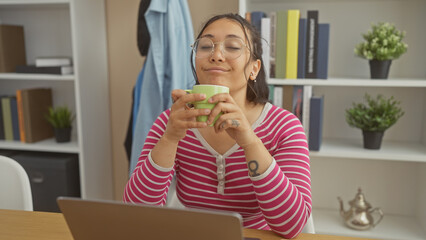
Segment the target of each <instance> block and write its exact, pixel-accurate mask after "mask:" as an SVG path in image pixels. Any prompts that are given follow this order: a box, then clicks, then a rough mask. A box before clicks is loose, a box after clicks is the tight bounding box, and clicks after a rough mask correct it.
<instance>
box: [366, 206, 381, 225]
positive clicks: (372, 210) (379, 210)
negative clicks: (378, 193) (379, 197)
mask: <svg viewBox="0 0 426 240" xmlns="http://www.w3.org/2000/svg"><path fill="white" fill-rule="evenodd" d="M376 211H377V212H378V213H379V215H380V218H379V219H378V220H377V221H376V222H375V223H373V224H372V226H373V227H375V226H376V225H377V224H379V222H380V221H382V219H383V211H382V209H380V208H374V209H371V210H370V211H369V212H370V213H373V212H376Z"/></svg>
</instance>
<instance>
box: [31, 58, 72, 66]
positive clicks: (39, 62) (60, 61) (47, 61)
mask: <svg viewBox="0 0 426 240" xmlns="http://www.w3.org/2000/svg"><path fill="white" fill-rule="evenodd" d="M71 65H72V60H71V58H70V57H38V58H36V60H35V66H36V67H58V66H71Z"/></svg>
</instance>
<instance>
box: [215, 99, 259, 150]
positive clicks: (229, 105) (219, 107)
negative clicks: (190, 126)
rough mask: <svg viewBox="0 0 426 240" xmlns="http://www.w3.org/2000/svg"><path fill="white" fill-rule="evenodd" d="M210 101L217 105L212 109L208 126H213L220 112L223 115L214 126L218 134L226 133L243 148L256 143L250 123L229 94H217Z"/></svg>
mask: <svg viewBox="0 0 426 240" xmlns="http://www.w3.org/2000/svg"><path fill="white" fill-rule="evenodd" d="M208 101H209V103H217V104H216V106H215V107H214V108H213V109H212V111H211V113H210V115H209V118H208V119H207V124H211V123H212V122H213V120H214V119H215V118H216V116H217V115H218V114H219V113H220V112H222V113H223V114H222V115H221V116H220V117H219V118H218V119H217V121H216V123H215V124H214V126H213V127H214V129H215V132H216V133H220V132H223V131H226V132H227V133H228V135H229V136H230V137H232V138H233V139H234V140H235V141H236V142H237V144H238V145H239V146H240V147H242V148H244V147H245V146H248V145H250V144H251V143H253V142H255V141H256V139H257V136H256V134H255V133H254V132H253V130H252V129H251V125H250V122H249V121H248V120H247V118H246V116H245V114H244V112H243V111H242V110H241V108H240V107H239V106H238V105H237V104H236V103H235V101H234V99H233V98H232V97H231V95H229V93H220V94H216V95H214V96H213V97H211V98H210V99H209V100H208Z"/></svg>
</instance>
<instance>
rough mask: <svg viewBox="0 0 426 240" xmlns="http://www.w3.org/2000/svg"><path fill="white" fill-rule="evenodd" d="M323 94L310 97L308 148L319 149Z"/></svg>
mask: <svg viewBox="0 0 426 240" xmlns="http://www.w3.org/2000/svg"><path fill="white" fill-rule="evenodd" d="M323 115H324V96H313V97H312V98H311V106H310V119H309V138H308V139H309V141H308V143H309V150H312V151H319V150H320V148H321V143H322V127H323Z"/></svg>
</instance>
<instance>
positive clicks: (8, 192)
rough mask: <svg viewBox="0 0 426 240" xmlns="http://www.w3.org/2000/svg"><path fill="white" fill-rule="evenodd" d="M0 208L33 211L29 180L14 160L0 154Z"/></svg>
mask: <svg viewBox="0 0 426 240" xmlns="http://www.w3.org/2000/svg"><path fill="white" fill-rule="evenodd" d="M0 209H15V210H26V211H33V200H32V194H31V186H30V180H29V178H28V175H27V173H26V172H25V170H24V168H23V167H22V166H21V165H20V164H19V163H18V162H16V161H15V160H13V159H11V158H9V157H5V156H0Z"/></svg>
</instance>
